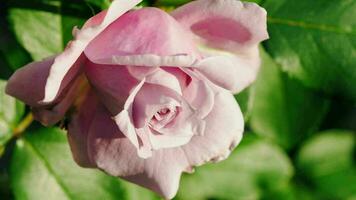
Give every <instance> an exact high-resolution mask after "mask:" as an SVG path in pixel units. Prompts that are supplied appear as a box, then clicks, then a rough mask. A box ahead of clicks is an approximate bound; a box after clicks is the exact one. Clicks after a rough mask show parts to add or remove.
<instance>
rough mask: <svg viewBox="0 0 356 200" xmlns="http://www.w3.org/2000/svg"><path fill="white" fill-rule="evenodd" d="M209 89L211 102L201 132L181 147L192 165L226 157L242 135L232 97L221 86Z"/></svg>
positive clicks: (242, 125) (240, 122)
mask: <svg viewBox="0 0 356 200" xmlns="http://www.w3.org/2000/svg"><path fill="white" fill-rule="evenodd" d="M212 88H213V90H214V92H215V104H214V107H213V109H212V111H211V112H210V113H209V115H208V116H207V117H206V118H205V122H206V127H205V133H204V135H202V136H199V135H195V136H193V137H192V139H191V141H190V142H189V143H188V144H186V145H184V146H182V147H181V148H182V149H183V150H184V152H185V153H186V155H187V158H188V160H189V163H190V164H191V165H194V166H197V165H202V164H204V163H206V162H208V161H213V162H215V161H220V160H222V159H225V158H227V156H228V155H229V154H230V152H231V151H232V150H233V149H234V148H235V146H236V145H237V144H238V143H239V142H240V140H241V138H242V133H243V129H244V121H243V116H242V113H241V110H240V108H239V106H238V104H237V103H236V100H235V98H234V96H233V95H232V94H231V93H230V92H229V91H227V90H225V89H223V88H220V87H214V86H212Z"/></svg>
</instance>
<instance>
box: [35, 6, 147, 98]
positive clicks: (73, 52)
mask: <svg viewBox="0 0 356 200" xmlns="http://www.w3.org/2000/svg"><path fill="white" fill-rule="evenodd" d="M139 2H141V1H140V0H115V1H113V2H112V3H111V6H110V8H109V10H108V11H107V13H106V15H105V18H104V19H103V20H102V22H101V23H100V24H96V23H97V22H98V21H101V15H100V16H99V17H98V18H97V19H98V20H97V19H95V18H94V19H93V20H92V21H90V22H88V23H87V26H85V27H84V28H83V29H82V30H80V31H77V33H76V38H75V40H73V41H71V42H70V43H69V44H68V46H67V48H66V49H65V51H64V52H62V53H61V54H60V55H58V56H57V57H56V58H55V60H54V63H53V64H52V66H51V68H50V73H49V76H48V78H47V82H46V86H45V95H44V98H43V100H42V101H43V102H46V103H48V102H51V101H53V100H54V99H55V98H56V96H57V95H58V92H59V91H60V86H61V82H62V80H63V78H64V77H65V76H66V74H67V73H68V71H69V70H70V69H71V68H72V66H73V64H74V63H75V62H77V60H78V58H79V57H80V55H81V54H82V53H83V51H84V49H85V48H86V46H87V45H88V44H89V42H90V41H91V40H93V39H94V38H95V37H96V36H97V35H98V34H100V33H101V32H102V31H103V30H104V29H105V28H106V27H107V26H109V25H110V24H111V23H112V22H113V21H114V20H116V19H117V18H118V17H120V16H121V15H122V14H124V13H125V12H126V11H128V10H130V9H131V8H133V7H134V6H135V5H137V4H138V3H139ZM89 25H93V26H89ZM80 64H82V63H80Z"/></svg>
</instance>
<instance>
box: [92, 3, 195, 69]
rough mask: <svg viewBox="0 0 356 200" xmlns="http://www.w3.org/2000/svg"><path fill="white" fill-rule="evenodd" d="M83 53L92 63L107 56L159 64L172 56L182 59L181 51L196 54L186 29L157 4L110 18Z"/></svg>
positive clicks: (130, 62)
mask: <svg viewBox="0 0 356 200" xmlns="http://www.w3.org/2000/svg"><path fill="white" fill-rule="evenodd" d="M157 26H159V28H157ZM85 54H86V55H87V56H88V58H89V59H90V60H91V61H92V62H94V63H101V64H103V62H100V61H105V60H107V59H108V60H109V61H113V62H115V63H116V64H121V65H138V66H147V65H154V66H160V65H161V62H164V63H165V64H166V63H171V62H172V61H176V60H177V59H178V58H177V57H174V56H178V57H179V60H181V59H182V56H180V55H195V54H196V49H195V46H194V45H193V44H192V41H191V40H190V35H189V33H188V32H187V31H186V30H185V29H183V28H182V27H181V26H180V25H179V24H178V23H177V22H176V21H175V20H174V19H173V18H172V17H171V16H170V15H168V14H167V13H165V12H164V11H162V10H159V9H157V8H142V9H139V10H134V11H131V12H128V13H126V14H124V15H123V16H122V17H120V19H119V20H116V21H115V22H113V23H112V24H111V25H110V26H109V27H108V28H107V29H105V30H104V31H103V32H102V33H101V34H100V35H98V37H96V38H95V39H94V40H93V41H92V42H91V43H90V44H89V46H88V47H87V48H86V49H85ZM172 56H173V57H172ZM147 61H150V62H149V63H147ZM105 64H110V63H105ZM190 64H191V63H190Z"/></svg>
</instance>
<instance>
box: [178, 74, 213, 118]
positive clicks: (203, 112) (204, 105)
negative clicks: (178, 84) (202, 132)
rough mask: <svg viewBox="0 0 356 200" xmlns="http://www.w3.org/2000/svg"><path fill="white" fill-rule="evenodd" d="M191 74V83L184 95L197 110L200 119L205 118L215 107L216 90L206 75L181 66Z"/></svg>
mask: <svg viewBox="0 0 356 200" xmlns="http://www.w3.org/2000/svg"><path fill="white" fill-rule="evenodd" d="M181 70H182V71H184V72H185V73H187V74H188V75H189V76H190V80H191V81H190V83H189V85H188V86H187V87H186V88H185V90H184V91H183V97H184V98H185V99H186V100H187V101H188V102H189V104H190V105H191V106H192V107H193V108H194V109H195V110H196V112H197V116H198V117H199V118H200V119H203V118H205V117H206V116H207V115H208V114H209V113H210V112H211V110H212V109H213V106H214V103H215V102H214V96H215V94H214V92H213V91H212V89H211V87H210V85H208V80H206V78H205V77H202V76H201V75H199V74H197V73H195V72H193V71H192V70H190V69H185V68H181Z"/></svg>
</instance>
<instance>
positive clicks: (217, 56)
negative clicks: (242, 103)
mask: <svg viewBox="0 0 356 200" xmlns="http://www.w3.org/2000/svg"><path fill="white" fill-rule="evenodd" d="M171 14H172V16H173V17H174V18H175V19H176V20H177V21H179V22H180V23H181V24H182V25H183V26H184V27H186V28H187V29H188V30H191V33H192V34H193V35H195V38H196V42H197V43H199V44H200V48H199V50H200V51H201V53H203V54H204V55H205V58H206V59H203V60H199V61H198V62H197V63H195V64H194V65H193V66H195V67H199V69H198V70H199V71H201V72H202V74H204V75H205V76H206V77H207V78H209V79H210V80H211V81H213V82H214V83H216V84H218V85H219V86H221V87H224V88H226V89H228V90H231V91H232V92H234V93H237V92H239V91H241V90H242V89H244V88H246V87H247V86H248V85H249V84H250V83H251V82H252V81H253V80H255V78H256V74H257V71H258V68H259V65H260V60H259V54H258V44H259V43H260V42H261V41H263V40H265V39H267V38H268V33H267V28H266V11H265V10H264V9H263V8H261V7H259V6H258V5H257V4H254V3H248V2H243V3H242V2H240V1H236V0H198V1H193V2H191V3H188V4H186V5H184V6H182V7H180V8H178V9H176V10H175V11H173V12H172V13H171ZM210 57H212V58H210Z"/></svg>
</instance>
